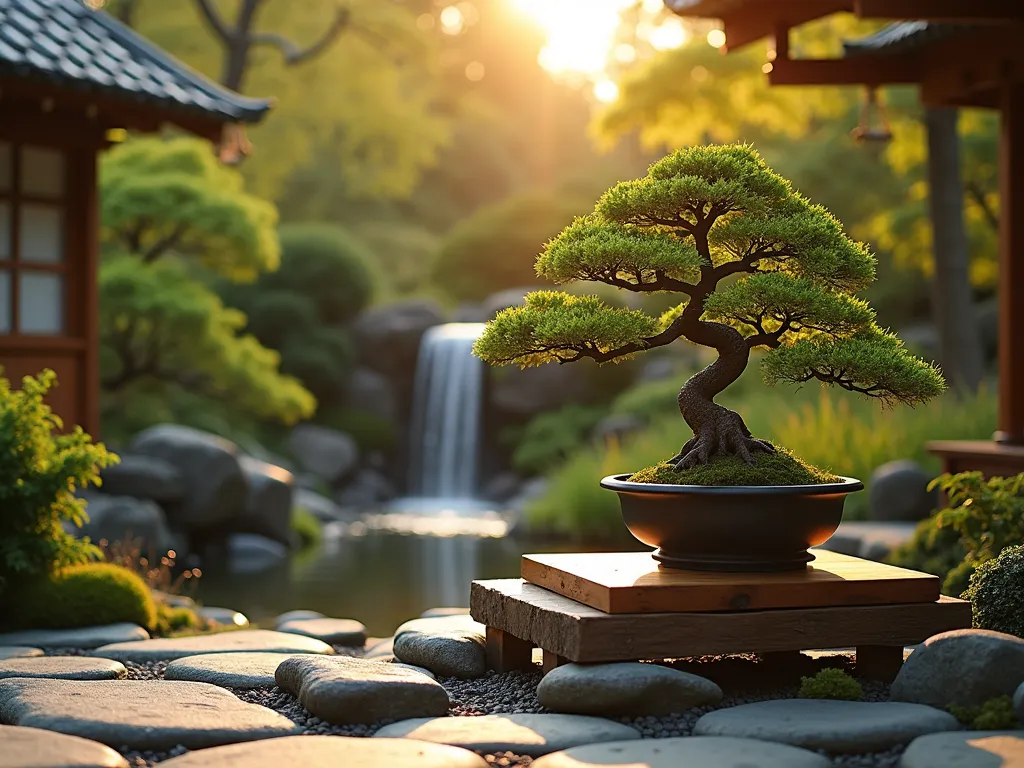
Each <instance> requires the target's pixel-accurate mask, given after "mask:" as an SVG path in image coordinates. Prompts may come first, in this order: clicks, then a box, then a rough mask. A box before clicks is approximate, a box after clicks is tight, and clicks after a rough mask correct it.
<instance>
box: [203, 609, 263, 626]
mask: <svg viewBox="0 0 1024 768" xmlns="http://www.w3.org/2000/svg"><path fill="white" fill-rule="evenodd" d="M194 610H195V612H196V615H197V616H198V617H199V618H200V619H205V620H206V621H209V622H211V623H212V624H219V625H221V626H226V627H248V626H249V619H248V617H247V616H246V615H245V614H244V613H239V612H238V611H236V610H235V609H234V608H216V607H214V606H207V605H202V606H200V607H198V608H195V609H194Z"/></svg>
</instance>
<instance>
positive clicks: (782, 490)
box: [601, 473, 864, 496]
mask: <svg viewBox="0 0 1024 768" xmlns="http://www.w3.org/2000/svg"><path fill="white" fill-rule="evenodd" d="M631 474H632V473H626V474H623V475H608V476H607V477H605V478H603V479H602V480H601V487H602V488H607V489H608V490H609V491H616V492H623V493H661V494H687V495H689V494H705V495H736V496H742V495H752V496H753V495H757V496H817V495H824V494H829V493H853V492H854V491H861V490H863V489H864V483H862V482H861V481H860V480H858V479H857V478H855V477H843V476H840V477H841V479H842V482H840V483H814V484H812V485H673V484H671V483H633V482H630V481H629V480H627V479H626V478H627V477H629V476H630V475H631Z"/></svg>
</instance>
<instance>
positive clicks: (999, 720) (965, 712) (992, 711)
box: [948, 696, 1020, 731]
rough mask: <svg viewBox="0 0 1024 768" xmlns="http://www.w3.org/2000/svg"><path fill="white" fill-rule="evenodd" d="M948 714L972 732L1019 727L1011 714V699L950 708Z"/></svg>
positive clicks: (1015, 718) (1004, 697) (1003, 698)
mask: <svg viewBox="0 0 1024 768" xmlns="http://www.w3.org/2000/svg"><path fill="white" fill-rule="evenodd" d="M948 709H949V712H950V714H951V715H953V717H955V718H956V719H957V720H959V721H960V722H961V723H963V724H964V725H965V726H966V727H967V728H968V729H970V730H972V731H1009V730H1016V729H1017V728H1019V727H1020V721H1018V720H1017V715H1015V714H1014V712H1013V699H1011V698H1010V697H1009V696H997V697H995V698H994V699H989V700H988V701H986V702H985V703H984V704H982V705H980V706H977V707H958V706H956V705H953V706H950V707H949V708H948Z"/></svg>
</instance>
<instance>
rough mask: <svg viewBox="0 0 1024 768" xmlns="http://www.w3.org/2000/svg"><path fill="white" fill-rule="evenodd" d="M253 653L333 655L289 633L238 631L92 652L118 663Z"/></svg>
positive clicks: (308, 639) (316, 643) (322, 646)
mask: <svg viewBox="0 0 1024 768" xmlns="http://www.w3.org/2000/svg"><path fill="white" fill-rule="evenodd" d="M243 651H256V652H263V653H318V654H332V653H334V649H333V648H331V646H329V645H328V644H327V643H325V642H322V641H320V640H316V639H314V638H312V637H303V636H302V635H293V634H290V633H288V632H272V631H271V630H268V629H240V630H238V631H237V632H220V633H217V634H209V635H196V636H193V637H162V638H159V639H157V640H144V641H142V642H137V643H114V644H113V645H104V646H102V647H101V648H97V649H96V650H94V651H92V655H93V656H102V657H104V658H107V659H117V660H118V661H134V662H137V663H138V662H146V661H163V660H165V659H182V658H185V657H186V656H198V655H199V654H204V653H240V652H243Z"/></svg>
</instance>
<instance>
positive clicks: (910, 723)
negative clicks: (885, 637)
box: [693, 699, 960, 753]
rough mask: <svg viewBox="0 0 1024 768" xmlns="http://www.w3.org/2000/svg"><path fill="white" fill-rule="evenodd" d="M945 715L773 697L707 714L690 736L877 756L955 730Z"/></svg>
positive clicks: (920, 708) (912, 707)
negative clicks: (919, 737) (720, 737)
mask: <svg viewBox="0 0 1024 768" xmlns="http://www.w3.org/2000/svg"><path fill="white" fill-rule="evenodd" d="M958 728H960V723H959V722H957V719H956V718H955V717H953V716H952V715H951V714H949V713H948V712H943V711H942V710H939V709H935V708H934V707H926V706H924V705H923V704H902V703H896V702H887V701H886V702H868V701H832V700H827V699H777V700H775V701H759V702H756V703H754V704H741V705H740V706H738V707H730V708H728V709H718V710H715V711H714V712H708V713H707V714H706V715H704V716H702V717H701V718H700V720H698V721H697V725H696V726H694V729H693V735H694V736H735V737H739V738H749V739H763V740H764V741H777V742H781V743H783V744H792V745H793V746H795V747H806V748H807V749H823V750H825V751H826V752H857V753H860V752H880V751H883V750H886V749H889V748H890V747H894V746H896V745H897V744H906V743H907V742H909V741H912V740H913V739H916V738H917V737H918V736H923V735H925V734H927V733H937V732H939V731H955V730H957V729H958Z"/></svg>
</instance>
